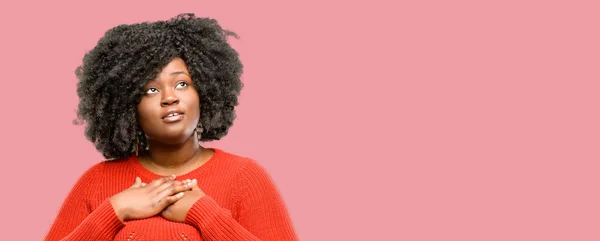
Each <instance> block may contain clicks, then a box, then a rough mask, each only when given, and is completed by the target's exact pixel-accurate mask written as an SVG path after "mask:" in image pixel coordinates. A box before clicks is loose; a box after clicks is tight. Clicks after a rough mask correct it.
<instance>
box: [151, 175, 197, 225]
mask: <svg viewBox="0 0 600 241" xmlns="http://www.w3.org/2000/svg"><path fill="white" fill-rule="evenodd" d="M186 181H187V182H190V183H191V185H192V190H191V191H186V192H185V195H183V198H181V199H179V200H177V201H176V202H175V203H173V204H171V205H169V206H167V207H166V208H165V209H163V211H162V212H161V213H160V215H161V216H163V217H164V218H165V219H167V220H170V221H173V222H185V216H186V215H187V213H188V211H189V210H190V208H192V206H193V205H194V203H196V202H197V201H198V200H200V198H202V197H204V196H206V194H205V193H204V192H203V191H202V190H201V189H200V187H198V181H197V180H196V179H194V180H186Z"/></svg>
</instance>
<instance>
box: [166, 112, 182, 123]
mask: <svg viewBox="0 0 600 241" xmlns="http://www.w3.org/2000/svg"><path fill="white" fill-rule="evenodd" d="M180 120H183V114H182V113H171V114H169V115H167V116H166V117H165V118H163V121H164V122H167V123H173V122H177V121H180Z"/></svg>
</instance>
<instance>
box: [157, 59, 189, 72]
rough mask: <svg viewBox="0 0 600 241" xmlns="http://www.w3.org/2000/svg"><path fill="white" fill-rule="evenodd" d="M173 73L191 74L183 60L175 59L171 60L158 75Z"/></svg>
mask: <svg viewBox="0 0 600 241" xmlns="http://www.w3.org/2000/svg"><path fill="white" fill-rule="evenodd" d="M173 72H184V73H187V74H189V72H188V68H187V65H186V64H185V62H183V60H182V59H181V58H175V59H173V60H171V62H169V63H168V64H167V65H166V66H165V67H164V68H163V69H162V70H161V71H160V72H159V74H158V75H170V74H171V73H173Z"/></svg>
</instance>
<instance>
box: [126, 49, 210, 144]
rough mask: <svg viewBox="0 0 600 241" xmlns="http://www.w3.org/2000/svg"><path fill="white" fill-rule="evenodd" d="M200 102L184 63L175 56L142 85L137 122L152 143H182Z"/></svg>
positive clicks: (195, 122) (194, 121)
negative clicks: (153, 77)
mask: <svg viewBox="0 0 600 241" xmlns="http://www.w3.org/2000/svg"><path fill="white" fill-rule="evenodd" d="M199 102H200V101H199V97H198V92H197V91H196V89H195V87H194V84H193V82H192V78H191V76H190V73H189V71H188V69H187V65H186V64H185V63H184V62H183V60H182V59H180V58H175V59H174V60H172V61H171V62H170V63H169V64H167V65H166V66H165V67H164V68H163V69H162V71H161V72H160V73H158V75H157V76H156V79H153V80H150V81H149V82H148V83H147V84H146V85H145V86H144V94H143V96H142V99H141V102H140V103H139V104H138V106H137V111H138V119H139V122H140V126H141V127H142V129H143V130H144V133H145V134H146V136H147V137H148V140H149V141H150V142H151V143H162V144H180V143H183V142H185V141H186V140H188V138H191V137H192V136H193V133H194V129H195V128H196V126H197V125H198V121H199V120H200V104H199Z"/></svg>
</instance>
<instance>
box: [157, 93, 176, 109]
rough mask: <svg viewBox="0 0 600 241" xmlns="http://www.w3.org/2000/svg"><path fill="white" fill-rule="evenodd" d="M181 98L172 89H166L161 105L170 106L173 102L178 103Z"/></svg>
mask: <svg viewBox="0 0 600 241" xmlns="http://www.w3.org/2000/svg"><path fill="white" fill-rule="evenodd" d="M178 103H179V98H177V96H176V95H175V93H174V92H173V91H171V90H166V91H164V92H163V96H162V100H161V101H160V105H161V106H169V105H173V104H178Z"/></svg>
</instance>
